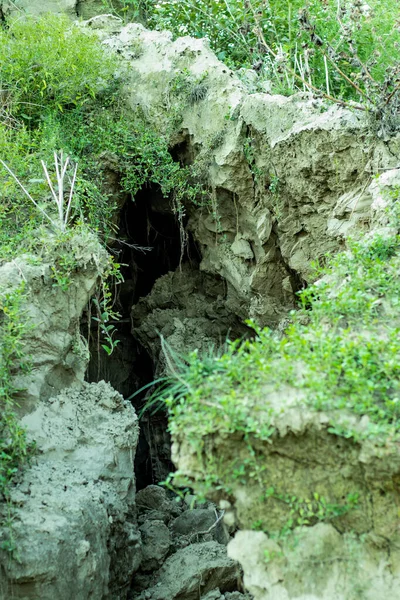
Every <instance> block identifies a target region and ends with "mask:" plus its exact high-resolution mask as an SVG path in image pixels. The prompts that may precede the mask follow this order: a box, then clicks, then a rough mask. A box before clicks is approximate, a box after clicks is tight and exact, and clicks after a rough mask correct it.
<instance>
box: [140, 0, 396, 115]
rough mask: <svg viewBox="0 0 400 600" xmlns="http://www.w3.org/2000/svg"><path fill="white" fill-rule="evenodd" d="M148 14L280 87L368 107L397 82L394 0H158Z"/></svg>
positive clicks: (151, 22)
mask: <svg viewBox="0 0 400 600" xmlns="http://www.w3.org/2000/svg"><path fill="white" fill-rule="evenodd" d="M136 4H138V5H140V4H141V3H140V2H136ZM147 9H148V7H147ZM147 14H148V24H149V25H150V26H151V27H156V28H158V29H164V28H165V29H169V30H171V31H172V32H173V33H174V35H175V36H180V35H186V34H188V35H192V36H195V37H207V38H208V39H209V40H210V44H211V47H212V49H213V50H214V51H215V52H216V54H217V56H218V57H219V58H220V59H221V60H223V61H225V62H226V63H227V64H228V65H229V66H231V67H233V68H239V67H245V68H255V69H256V70H258V71H259V72H261V73H262V74H263V76H264V77H267V78H269V79H271V80H272V82H273V84H274V86H275V91H278V92H280V93H293V92H294V91H296V90H299V89H300V90H306V91H307V90H313V91H314V92H318V90H320V91H321V92H323V93H325V94H328V95H329V96H331V97H335V98H336V99H340V100H349V99H352V100H356V101H358V102H361V103H362V104H363V105H368V106H369V107H372V106H376V105H377V104H379V98H380V97H381V96H382V94H383V95H384V96H385V98H387V97H388V96H389V94H390V93H391V92H392V91H393V90H394V89H395V88H396V86H397V83H398V81H397V75H398V72H399V61H398V60H397V59H396V56H397V54H398V52H397V49H398V44H399V42H400V31H399V28H398V6H397V2H395V1H394V0H389V1H388V2H382V1H381V0H371V1H370V2H369V7H368V5H367V4H366V3H362V2H360V1H359V0H344V1H343V2H341V3H340V6H339V5H338V2H337V1H336V0H326V1H323V2H321V0H308V1H307V2H304V0H288V1H287V2H281V1H280V0H270V1H269V2H263V1H261V0H222V1H220V0H213V1H211V2H209V1H208V0H199V1H198V2H193V0H184V1H183V2H177V1H176V0H161V1H160V2H157V3H153V6H152V11H151V10H150V11H149V10H147ZM396 74H397V75H396ZM388 88H390V91H388Z"/></svg>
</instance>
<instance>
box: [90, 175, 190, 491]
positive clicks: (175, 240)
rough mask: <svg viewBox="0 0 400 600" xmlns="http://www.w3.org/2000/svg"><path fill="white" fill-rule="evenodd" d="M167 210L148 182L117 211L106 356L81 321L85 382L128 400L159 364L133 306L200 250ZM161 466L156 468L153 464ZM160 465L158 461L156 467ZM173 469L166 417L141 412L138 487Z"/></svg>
mask: <svg viewBox="0 0 400 600" xmlns="http://www.w3.org/2000/svg"><path fill="white" fill-rule="evenodd" d="M185 225H186V223H185V222H179V219H178V217H177V215H176V214H174V212H173V211H172V209H171V206H170V201H169V199H168V198H165V197H164V196H163V195H162V193H161V190H160V189H159V188H158V187H156V186H152V185H147V186H145V187H144V188H142V189H141V190H140V191H139V192H138V193H137V194H136V196H135V198H134V199H128V200H127V201H126V203H125V205H124V206H123V208H122V210H121V212H120V219H119V227H118V233H117V234H116V235H115V237H116V238H117V239H116V241H115V242H114V246H113V247H112V252H113V254H114V256H115V259H116V261H117V262H118V263H120V264H121V274H122V276H123V281H122V282H121V283H119V284H118V285H115V286H113V288H112V289H113V303H114V310H115V311H116V312H118V314H119V315H120V318H118V319H116V320H115V322H113V323H112V325H114V327H115V339H116V340H119V342H118V344H117V345H116V347H115V349H114V351H113V352H112V354H111V355H108V354H107V353H106V352H105V351H104V350H103V348H102V347H101V332H100V330H99V325H98V323H97V322H96V321H95V320H93V319H92V321H91V323H90V333H88V322H87V319H86V323H85V322H83V325H82V333H83V335H84V336H85V337H86V338H87V339H88V340H89V350H90V357H91V358H90V362H89V366H88V369H87V373H86V379H87V381H89V382H97V381H100V380H102V379H104V380H105V381H107V382H109V383H110V384H111V385H112V387H114V389H116V390H117V391H118V392H120V393H121V394H122V395H123V396H124V398H130V397H131V396H132V395H133V394H135V392H137V391H138V390H140V389H141V388H142V387H143V386H145V385H147V384H149V383H150V382H152V381H153V380H154V379H155V376H156V370H157V365H156V364H154V359H153V358H152V357H151V356H150V355H149V353H148V351H147V350H146V348H144V346H143V345H142V344H141V343H140V341H139V340H138V339H136V337H135V335H134V331H133V328H132V322H131V310H132V307H133V306H134V305H135V304H136V303H137V302H138V301H139V300H140V299H141V298H143V297H145V296H147V295H148V294H149V293H150V292H151V290H152V288H153V285H154V283H155V282H156V281H157V280H158V279H159V278H160V277H161V276H163V275H165V274H167V273H168V272H170V271H175V270H176V269H177V268H178V267H179V266H180V265H184V264H186V263H188V262H189V263H190V265H191V268H193V269H197V268H198V265H199V262H200V253H199V250H198V248H197V247H196V244H195V243H194V241H193V239H192V237H191V236H190V234H186V236H185V241H186V243H185V246H184V247H183V248H182V230H181V228H182V227H185ZM145 402H146V391H144V392H142V393H139V394H138V395H136V396H135V397H134V398H133V400H132V404H133V406H134V408H135V409H136V412H137V413H140V411H141V409H142V408H143V406H144V404H145ZM160 461H161V462H162V463H163V465H162V467H163V468H161V469H160V468H157V463H160ZM158 466H159V465H158ZM172 470H173V464H172V463H171V460H170V441H169V434H168V433H167V417H166V414H165V413H163V412H162V411H159V412H157V413H156V414H154V415H151V414H148V413H145V414H144V416H143V417H142V418H141V422H140V439H139V444H138V448H137V452H136V457H135V475H136V486H137V489H138V490H139V489H142V488H144V487H146V486H147V485H150V484H155V483H159V482H160V480H162V479H163V477H161V476H160V473H161V472H165V473H167V472H168V471H172Z"/></svg>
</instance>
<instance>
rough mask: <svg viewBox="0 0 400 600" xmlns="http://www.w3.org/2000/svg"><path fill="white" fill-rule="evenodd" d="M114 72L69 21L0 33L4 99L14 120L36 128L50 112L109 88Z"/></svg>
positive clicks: (26, 24) (93, 40) (92, 39)
mask: <svg viewBox="0 0 400 600" xmlns="http://www.w3.org/2000/svg"><path fill="white" fill-rule="evenodd" d="M114 70H115V61H114V60H113V59H112V58H111V57H108V56H107V55H106V53H105V52H104V51H103V50H102V48H101V46H100V44H99V42H98V38H97V37H96V35H95V34H93V33H92V34H90V33H87V32H86V31H83V30H82V29H81V28H80V27H79V26H77V25H72V24H71V22H70V21H69V19H68V18H67V17H64V18H63V17H60V16H55V15H47V16H46V17H45V18H41V19H35V18H33V17H30V18H24V19H21V20H17V21H15V22H14V23H13V24H12V25H11V27H10V29H9V30H4V29H0V80H1V82H2V97H3V102H4V103H5V104H6V105H8V109H9V112H10V113H11V114H12V115H13V117H14V118H15V119H20V120H22V121H25V122H29V121H33V122H34V123H35V122H36V121H37V120H39V119H40V118H41V117H42V116H43V113H45V112H48V111H49V110H59V111H63V110H65V109H68V108H70V107H71V106H82V105H84V104H85V103H87V102H90V101H91V100H93V99H94V98H95V97H96V96H97V95H98V94H99V93H101V92H105V91H106V90H107V88H109V87H110V85H111V84H112V82H113V73H114Z"/></svg>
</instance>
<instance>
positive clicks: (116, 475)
mask: <svg viewBox="0 0 400 600" xmlns="http://www.w3.org/2000/svg"><path fill="white" fill-rule="evenodd" d="M23 425H24V426H25V427H26V429H27V432H28V436H29V438H31V439H35V440H36V442H37V447H38V453H37V455H36V456H35V458H34V460H33V463H32V466H31V467H30V468H27V470H26V471H25V472H24V474H23V478H22V480H21V481H20V483H19V484H17V485H16V486H15V487H14V488H13V489H12V492H11V501H12V502H13V503H14V506H15V508H14V513H13V517H14V520H13V537H14V542H15V544H16V546H17V548H18V557H19V560H18V561H9V560H8V558H7V556H6V555H5V553H4V552H3V553H0V572H1V573H2V579H1V584H0V598H8V597H11V596H13V595H15V596H16V597H18V598H21V600H22V599H27V600H28V599H31V598H40V600H54V598H57V600H70V599H71V598H79V599H80V600H86V599H89V598H98V599H99V600H100V599H108V598H109V599H110V600H111V598H112V599H113V600H118V599H119V598H125V597H126V591H127V588H128V587H129V583H130V579H131V575H132V573H133V572H134V571H135V569H137V568H138V566H139V563H140V560H141V553H140V536H139V534H138V532H137V529H136V525H135V521H134V517H133V515H134V499H135V487H134V475H133V456H134V453H135V449H136V444H137V438H138V423H137V417H136V415H135V413H134V410H133V408H132V406H131V405H130V404H128V403H126V402H125V401H124V400H123V398H122V396H120V395H119V394H118V393H117V392H115V391H114V390H113V389H112V388H111V387H110V386H109V385H107V384H106V383H104V382H100V383H98V384H84V385H83V387H82V389H81V390H68V391H65V392H62V393H60V394H59V395H58V396H56V397H54V398H50V399H48V400H43V401H42V402H41V405H40V406H39V407H38V408H37V409H36V411H34V412H33V413H31V414H29V415H26V416H25V418H24V419H23ZM8 535H9V532H8V531H7V529H3V530H2V531H1V533H0V542H1V541H5V540H6V538H7V536H8ZM124 590H125V595H124ZM2 594H3V595H2Z"/></svg>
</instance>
